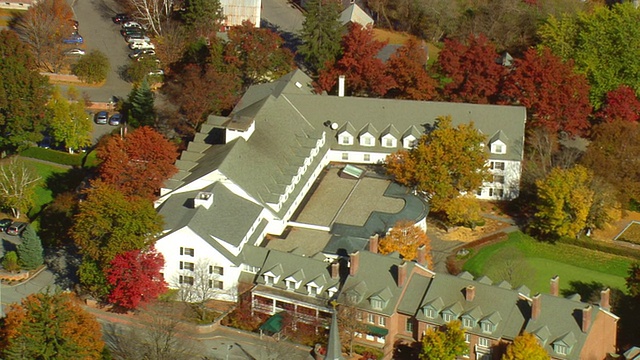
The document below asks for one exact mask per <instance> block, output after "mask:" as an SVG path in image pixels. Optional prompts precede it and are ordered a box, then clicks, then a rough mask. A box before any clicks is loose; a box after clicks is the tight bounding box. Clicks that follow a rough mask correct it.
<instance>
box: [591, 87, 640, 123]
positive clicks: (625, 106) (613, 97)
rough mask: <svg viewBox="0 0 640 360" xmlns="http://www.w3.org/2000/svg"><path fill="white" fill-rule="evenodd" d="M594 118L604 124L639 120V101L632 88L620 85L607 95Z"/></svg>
mask: <svg viewBox="0 0 640 360" xmlns="http://www.w3.org/2000/svg"><path fill="white" fill-rule="evenodd" d="M596 117H597V118H598V119H600V120H601V121H605V122H612V121H615V120H623V121H632V122H633V121H638V119H640V100H638V97H637V96H636V93H635V92H634V91H633V89H632V88H630V87H629V86H627V85H620V87H618V88H617V89H615V90H612V91H609V92H608V93H607V99H606V101H605V103H604V106H602V108H601V109H600V111H598V113H597V114H596Z"/></svg>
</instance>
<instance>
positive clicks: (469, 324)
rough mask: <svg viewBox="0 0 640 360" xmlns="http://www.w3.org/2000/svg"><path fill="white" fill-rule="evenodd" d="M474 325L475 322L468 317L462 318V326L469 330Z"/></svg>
mask: <svg viewBox="0 0 640 360" xmlns="http://www.w3.org/2000/svg"><path fill="white" fill-rule="evenodd" d="M474 325H475V321H473V319H471V318H469V317H464V318H462V326H463V327H465V328H467V329H471V328H472V327H473V326H474Z"/></svg>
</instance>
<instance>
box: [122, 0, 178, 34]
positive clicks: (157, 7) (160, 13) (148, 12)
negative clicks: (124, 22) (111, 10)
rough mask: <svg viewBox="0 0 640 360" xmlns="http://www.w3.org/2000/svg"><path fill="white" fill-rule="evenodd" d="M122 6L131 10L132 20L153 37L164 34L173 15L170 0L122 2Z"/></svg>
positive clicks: (124, 0)
mask: <svg viewBox="0 0 640 360" xmlns="http://www.w3.org/2000/svg"><path fill="white" fill-rule="evenodd" d="M122 5H123V6H124V7H125V8H127V9H131V11H130V13H131V15H132V16H133V18H134V20H136V21H138V22H140V23H141V24H144V25H145V27H146V28H147V30H148V31H150V32H152V33H153V34H154V35H157V36H160V35H163V34H164V31H165V27H166V26H167V23H168V22H169V19H170V18H171V15H172V13H173V1H171V0H123V1H122Z"/></svg>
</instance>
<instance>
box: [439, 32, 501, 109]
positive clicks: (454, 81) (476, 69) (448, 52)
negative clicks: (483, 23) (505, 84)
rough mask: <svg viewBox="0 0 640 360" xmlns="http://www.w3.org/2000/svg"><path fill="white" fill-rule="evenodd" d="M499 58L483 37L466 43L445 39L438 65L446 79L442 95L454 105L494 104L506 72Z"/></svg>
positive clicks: (474, 38) (490, 44)
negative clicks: (466, 103) (460, 103)
mask: <svg viewBox="0 0 640 360" xmlns="http://www.w3.org/2000/svg"><path fill="white" fill-rule="evenodd" d="M497 57H498V53H497V52H496V47H495V45H494V44H493V43H491V42H490V41H489V40H488V39H487V38H486V36H484V35H479V36H475V35H470V36H469V38H468V40H467V44H463V43H461V42H459V41H457V40H445V42H444V49H442V51H441V52H440V54H438V63H437V68H438V71H439V72H440V75H441V76H442V77H443V78H444V79H445V80H444V82H445V84H444V87H443V90H442V92H443V96H444V97H445V98H446V99H448V100H450V101H455V102H468V103H474V104H487V103H492V102H495V100H496V97H497V95H498V93H499V90H500V86H501V84H502V81H503V79H504V76H505V75H506V72H507V69H506V68H505V67H504V66H502V65H500V64H498V63H497V62H496V58H497Z"/></svg>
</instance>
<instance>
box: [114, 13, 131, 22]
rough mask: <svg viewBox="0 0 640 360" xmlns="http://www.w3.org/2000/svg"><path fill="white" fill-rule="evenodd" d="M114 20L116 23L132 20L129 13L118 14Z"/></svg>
mask: <svg viewBox="0 0 640 360" xmlns="http://www.w3.org/2000/svg"><path fill="white" fill-rule="evenodd" d="M112 20H113V22H114V23H116V24H122V23H125V22H127V21H130V20H131V18H130V17H129V15H127V14H123V13H121V14H116V15H115V16H114V17H113V18H112Z"/></svg>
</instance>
